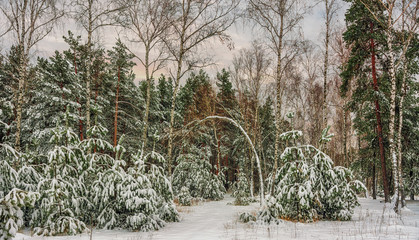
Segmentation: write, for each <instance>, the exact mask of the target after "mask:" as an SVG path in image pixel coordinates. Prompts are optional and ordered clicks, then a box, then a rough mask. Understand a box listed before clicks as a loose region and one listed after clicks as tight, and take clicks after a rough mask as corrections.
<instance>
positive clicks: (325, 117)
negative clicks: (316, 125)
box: [323, 0, 331, 128]
mask: <svg viewBox="0 0 419 240" xmlns="http://www.w3.org/2000/svg"><path fill="white" fill-rule="evenodd" d="M325 3H326V39H325V53H324V65H323V128H326V127H327V107H326V97H327V70H328V68H329V39H330V10H331V9H330V6H329V0H325Z"/></svg>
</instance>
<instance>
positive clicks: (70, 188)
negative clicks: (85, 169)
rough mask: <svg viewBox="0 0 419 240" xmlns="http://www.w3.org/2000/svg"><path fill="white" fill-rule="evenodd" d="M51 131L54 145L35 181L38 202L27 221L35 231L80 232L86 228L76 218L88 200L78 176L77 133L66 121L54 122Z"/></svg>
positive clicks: (53, 233) (43, 233)
mask: <svg viewBox="0 0 419 240" xmlns="http://www.w3.org/2000/svg"><path fill="white" fill-rule="evenodd" d="M67 111H68V110H67ZM68 117H69V115H68V114H67V115H66V118H68ZM52 135H53V136H52V138H51V142H52V143H53V144H55V147H54V148H53V149H52V150H50V151H49V152H48V164H47V165H46V166H45V168H44V174H45V178H44V179H42V180H41V181H40V182H39V184H38V192H39V193H40V202H39V206H37V208H36V209H35V211H34V212H33V214H32V220H31V223H30V224H31V226H32V227H33V230H34V234H35V235H42V236H44V235H49V236H50V235H57V234H63V233H64V234H69V235H72V234H77V233H81V232H83V231H86V230H87V227H86V224H85V223H84V222H83V221H81V220H80V219H81V216H82V215H83V213H84V212H83V209H84V208H85V207H86V206H87V205H88V204H89V203H88V200H87V198H86V197H85V196H86V192H85V185H84V182H83V181H82V179H81V178H80V172H81V170H82V165H81V163H82V162H83V161H85V156H84V152H83V151H82V149H80V148H79V138H78V136H77V135H76V134H75V133H74V132H73V131H72V130H71V128H69V127H68V125H66V126H57V128H56V129H54V130H53V134H52Z"/></svg>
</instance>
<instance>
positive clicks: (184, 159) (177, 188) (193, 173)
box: [172, 146, 226, 200]
mask: <svg viewBox="0 0 419 240" xmlns="http://www.w3.org/2000/svg"><path fill="white" fill-rule="evenodd" d="M210 156H211V152H210V149H209V147H202V148H197V147H196V146H191V147H190V149H189V153H187V154H181V155H180V156H179V157H178V158H177V162H178V165H177V166H176V168H175V169H174V171H173V179H172V184H173V189H174V192H175V194H176V195H179V193H180V192H181V189H182V187H186V188H188V189H189V191H190V194H191V196H192V197H194V198H204V199H211V200H220V199H223V198H224V194H225V192H226V190H225V188H224V185H223V182H222V179H221V176H220V175H218V176H217V175H215V174H214V173H213V172H212V168H213V166H211V164H210V163H209V157H210Z"/></svg>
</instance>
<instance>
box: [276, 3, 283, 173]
mask: <svg viewBox="0 0 419 240" xmlns="http://www.w3.org/2000/svg"><path fill="white" fill-rule="evenodd" d="M281 3H282V2H281ZM282 4H283V3H282ZM280 18H281V26H280V29H279V31H280V32H279V48H278V56H277V57H278V59H277V66H276V111H275V153H274V157H275V162H274V172H276V170H277V169H278V161H279V155H280V154H279V135H281V126H280V122H281V80H282V62H281V61H282V59H281V57H282V40H283V36H284V15H283V14H281V17H280ZM274 175H275V174H274Z"/></svg>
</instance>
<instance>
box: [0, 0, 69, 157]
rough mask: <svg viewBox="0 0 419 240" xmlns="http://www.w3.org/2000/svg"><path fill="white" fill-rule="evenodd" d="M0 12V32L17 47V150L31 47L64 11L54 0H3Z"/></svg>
mask: <svg viewBox="0 0 419 240" xmlns="http://www.w3.org/2000/svg"><path fill="white" fill-rule="evenodd" d="M0 12H1V13H2V14H3V15H4V18H5V19H6V22H5V25H6V26H7V27H6V30H5V32H3V33H0V34H1V35H0V36H5V35H10V36H11V38H12V39H13V44H15V46H17V48H18V49H19V54H20V60H19V66H18V74H17V75H14V76H13V78H14V80H15V81H17V82H18V87H17V91H16V95H17V96H16V97H15V99H16V100H17V101H16V104H15V106H16V133H15V149H16V150H17V151H20V148H21V146H20V144H21V130H22V128H21V123H22V106H23V104H24V97H25V87H26V84H27V83H28V81H29V72H28V68H29V60H30V54H31V50H32V49H33V47H34V46H35V45H36V44H37V43H38V42H39V41H41V40H42V39H44V38H45V37H46V36H47V35H48V34H49V33H50V32H51V31H52V29H53V27H54V25H55V23H56V22H57V21H58V20H59V19H60V18H61V17H62V16H63V15H64V11H63V6H62V5H61V1H58V0H4V1H1V2H0Z"/></svg>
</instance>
